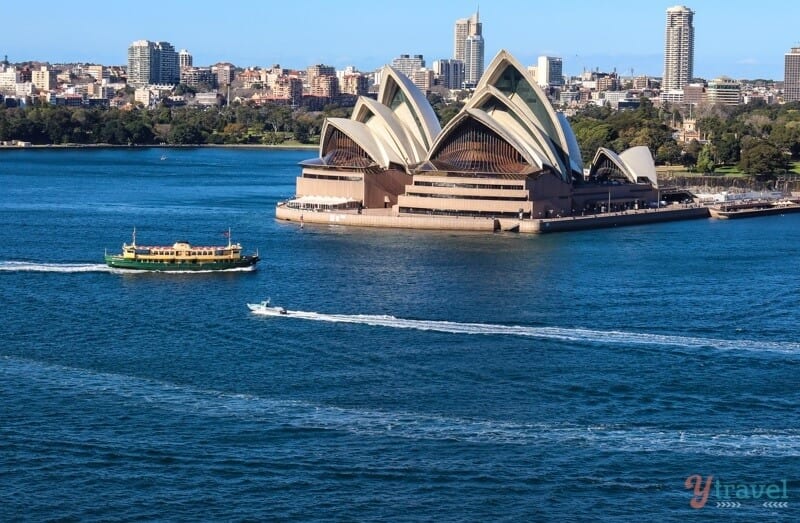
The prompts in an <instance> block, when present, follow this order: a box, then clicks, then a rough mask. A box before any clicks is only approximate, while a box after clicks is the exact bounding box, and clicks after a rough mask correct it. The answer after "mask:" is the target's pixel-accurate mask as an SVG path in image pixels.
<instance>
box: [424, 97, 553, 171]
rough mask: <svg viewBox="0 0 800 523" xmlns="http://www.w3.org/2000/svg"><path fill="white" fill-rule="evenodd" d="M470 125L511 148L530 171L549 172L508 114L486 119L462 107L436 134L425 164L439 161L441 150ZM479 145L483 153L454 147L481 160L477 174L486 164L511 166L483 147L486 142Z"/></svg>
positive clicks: (546, 162)
mask: <svg viewBox="0 0 800 523" xmlns="http://www.w3.org/2000/svg"><path fill="white" fill-rule="evenodd" d="M473 122H477V123H478V124H479V125H481V126H482V127H483V128H485V129H487V130H488V131H489V132H490V133H493V135H494V136H496V137H497V139H499V140H501V141H502V143H505V144H507V145H508V146H509V147H511V148H513V150H514V151H516V152H517V153H518V154H519V156H520V157H521V158H522V160H523V161H524V162H526V163H527V164H528V166H530V167H529V168H530V170H542V169H544V168H545V167H547V168H550V169H553V165H552V164H551V163H550V161H549V160H548V158H547V157H546V155H544V154H543V153H542V151H541V150H540V149H539V148H538V147H536V146H535V145H534V144H533V143H532V142H531V140H529V139H527V133H526V131H525V128H524V127H523V125H521V124H520V122H519V121H516V120H515V119H514V118H513V116H511V115H510V114H509V113H505V112H501V113H500V114H498V115H490V114H489V113H487V112H485V111H483V110H480V109H475V108H466V107H465V108H464V109H462V110H461V111H460V112H459V113H458V114H457V115H456V116H455V117H453V119H452V120H450V122H448V124H447V125H446V126H445V128H444V129H443V130H442V132H441V133H440V134H439V138H438V139H437V140H436V143H435V144H434V145H433V148H432V149H431V150H430V153H429V154H428V163H430V162H434V161H437V160H439V159H440V154H441V153H442V152H443V150H444V149H446V148H447V147H448V146H450V145H451V144H452V143H453V142H454V141H456V142H457V141H459V140H460V139H461V137H460V136H459V133H460V131H462V130H463V129H464V128H466V127H467V126H469V125H470V124H471V123H473ZM473 140H474V138H473ZM481 141H483V142H484V143H483V145H484V146H485V147H486V148H485V149H481V148H474V147H472V146H467V147H458V149H459V150H460V151H462V152H463V153H464V154H465V155H472V156H475V157H479V156H480V157H482V158H481V160H482V161H481V163H482V164H483V165H484V167H482V168H481V169H479V170H481V171H482V170H483V169H484V168H485V165H488V164H496V165H509V164H510V163H513V162H509V161H506V160H507V158H502V155H500V154H498V152H497V151H494V150H492V146H491V145H487V142H488V140H481ZM472 143H474V142H472Z"/></svg>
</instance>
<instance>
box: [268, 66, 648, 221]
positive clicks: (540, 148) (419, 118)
mask: <svg viewBox="0 0 800 523" xmlns="http://www.w3.org/2000/svg"><path fill="white" fill-rule="evenodd" d="M301 166H302V173H301V175H300V176H299V177H298V178H297V187H296V196H295V197H294V198H293V199H291V200H289V201H287V202H282V203H281V204H279V205H278V208H277V209H276V217H277V218H279V219H286V220H295V221H301V222H302V221H306V222H318V223H332V222H335V223H342V224H352V225H366V226H386V227H412V228H413V227H419V228H438V229H451V228H455V229H484V228H489V227H493V228H494V229H495V230H496V229H497V228H499V227H503V228H504V229H505V228H509V229H511V228H516V230H520V229H519V228H518V226H519V224H525V223H527V222H540V221H541V220H543V219H545V220H546V219H550V218H557V217H568V216H586V215H591V214H596V213H608V212H611V211H615V212H617V211H622V210H625V209H639V208H642V209H644V208H645V207H647V206H648V205H650V204H651V202H655V201H657V199H658V193H657V181H656V174H655V165H654V162H653V158H652V155H651V153H650V151H649V150H648V149H647V148H646V147H634V148H631V149H628V150H626V151H624V152H622V153H620V154H617V153H615V152H613V151H610V150H608V149H600V150H598V151H597V153H596V154H595V156H594V160H593V162H592V164H591V166H589V167H588V168H586V169H585V168H584V166H583V164H582V161H581V153H580V150H579V147H578V143H577V140H576V139H575V135H574V134H573V132H572V129H571V127H570V125H569V123H568V121H567V119H566V117H565V116H564V115H563V114H561V113H559V112H556V111H555V110H554V109H553V107H552V106H551V104H550V102H549V101H548V99H547V96H546V95H545V93H544V92H543V91H542V89H541V88H540V87H539V86H538V85H537V84H536V82H535V81H534V80H533V79H532V78H531V77H530V76H529V74H528V72H527V70H526V69H525V68H524V67H523V66H522V65H521V64H520V63H519V62H517V60H516V59H514V58H513V57H512V56H511V55H510V54H508V53H507V52H505V51H501V52H500V53H499V54H498V55H497V56H496V57H495V58H494V60H493V61H492V63H491V64H490V65H489V67H488V68H487V70H486V72H485V73H484V75H483V77H482V78H481V80H480V82H479V83H478V85H477V86H476V88H475V91H474V94H473V95H472V97H471V98H470V99H469V101H468V102H467V103H466V104H465V106H464V107H463V109H462V110H461V111H460V112H459V113H458V114H457V115H456V116H455V117H454V118H453V119H452V120H450V121H449V122H448V123H447V125H445V127H444V128H442V127H441V126H440V124H439V121H438V119H437V117H436V115H435V113H434V111H433V108H432V107H431V105H430V104H429V102H428V101H427V99H426V98H425V95H424V94H423V93H422V92H420V90H419V89H418V88H417V87H416V86H414V84H412V83H411V81H410V80H409V79H408V78H407V77H406V76H404V75H403V74H401V73H399V72H398V71H397V70H395V69H393V68H391V67H388V66H387V67H385V68H384V69H383V74H382V75H381V85H380V91H379V93H378V97H377V100H375V99H372V98H366V97H362V98H360V99H359V100H358V102H357V103H356V106H355V108H354V109H353V113H352V116H351V117H350V118H349V119H348V118H329V119H327V120H326V122H325V125H324V126H323V129H322V136H321V141H320V148H319V156H318V157H317V158H314V159H310V160H307V161H304V162H302V163H301ZM523 229H524V227H523Z"/></svg>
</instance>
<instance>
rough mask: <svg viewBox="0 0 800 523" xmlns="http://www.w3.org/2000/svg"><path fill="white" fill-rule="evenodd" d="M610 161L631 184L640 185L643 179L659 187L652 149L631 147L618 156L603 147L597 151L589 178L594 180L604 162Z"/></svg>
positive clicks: (641, 146)
mask: <svg viewBox="0 0 800 523" xmlns="http://www.w3.org/2000/svg"><path fill="white" fill-rule="evenodd" d="M604 159H605V160H608V161H610V162H611V163H612V164H614V166H616V168H617V169H618V170H619V172H620V173H622V174H623V175H624V176H625V178H627V180H628V181H629V182H630V183H639V180H640V179H641V178H645V179H647V180H648V181H649V182H650V184H651V185H652V186H653V187H658V177H657V176H656V166H655V162H654V161H653V155H652V154H650V149H648V148H647V147H646V146H643V145H640V146H638V147H631V148H630V149H626V150H625V151H623V152H622V154H617V153H615V152H614V151H612V150H611V149H607V148H605V147H601V148H599V149H598V150H597V153H595V155H594V160H593V161H592V166H591V168H590V169H589V178H594V177H595V176H596V175H597V172H598V170H599V169H601V168H602V166H603V163H604V162H603V160H604Z"/></svg>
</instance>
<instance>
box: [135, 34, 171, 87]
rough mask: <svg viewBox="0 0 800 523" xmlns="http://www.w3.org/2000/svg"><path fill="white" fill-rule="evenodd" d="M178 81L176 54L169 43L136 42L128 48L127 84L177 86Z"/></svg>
mask: <svg viewBox="0 0 800 523" xmlns="http://www.w3.org/2000/svg"><path fill="white" fill-rule="evenodd" d="M179 81H180V70H179V68H178V53H176V52H175V48H174V47H173V46H172V44H170V43H169V42H151V41H149V40H137V41H135V42H133V43H132V44H131V46H130V47H128V83H129V84H130V85H132V86H144V85H148V84H177V83H178V82H179Z"/></svg>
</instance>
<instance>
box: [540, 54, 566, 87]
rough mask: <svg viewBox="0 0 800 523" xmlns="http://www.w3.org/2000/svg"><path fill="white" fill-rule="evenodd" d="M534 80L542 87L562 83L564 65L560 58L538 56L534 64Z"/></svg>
mask: <svg viewBox="0 0 800 523" xmlns="http://www.w3.org/2000/svg"><path fill="white" fill-rule="evenodd" d="M536 82H537V83H538V84H539V85H540V86H542V87H550V86H561V85H564V65H563V62H562V60H561V58H556V57H554V56H540V57H539V60H538V61H537V64H536Z"/></svg>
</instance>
